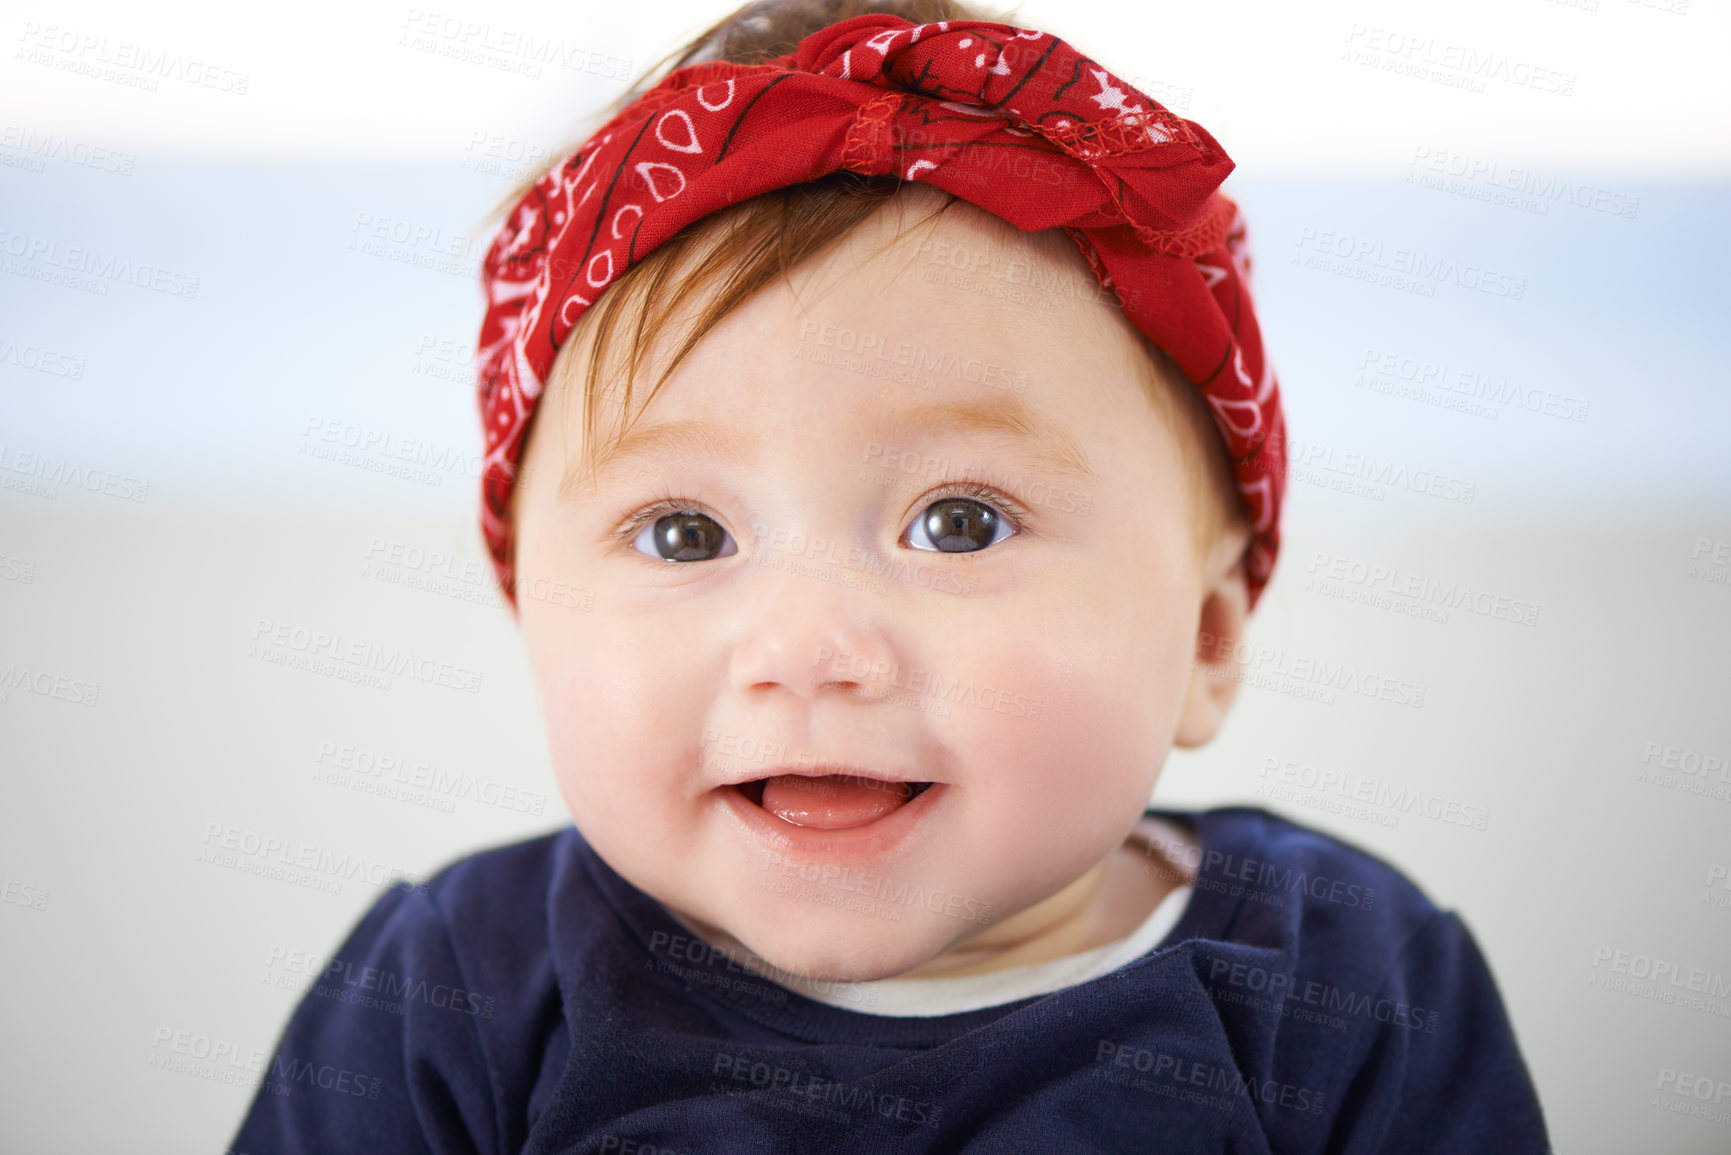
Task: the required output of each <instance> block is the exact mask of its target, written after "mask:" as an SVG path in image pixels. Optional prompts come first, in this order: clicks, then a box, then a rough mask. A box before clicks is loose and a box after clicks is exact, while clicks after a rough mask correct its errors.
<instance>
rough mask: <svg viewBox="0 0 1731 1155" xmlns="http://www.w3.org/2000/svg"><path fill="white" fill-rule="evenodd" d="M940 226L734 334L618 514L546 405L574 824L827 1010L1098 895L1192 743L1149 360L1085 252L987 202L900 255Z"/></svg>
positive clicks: (819, 270) (605, 419)
mask: <svg viewBox="0 0 1731 1155" xmlns="http://www.w3.org/2000/svg"><path fill="white" fill-rule="evenodd" d="M912 200H913V198H909V197H907V196H905V195H904V196H901V197H898V198H896V202H895V203H892V205H891V207H890V208H889V209H888V210H886V211H884V212H882V213H879V214H878V215H877V216H876V217H874V218H873V219H872V220H871V221H869V222H867V224H865V225H864V226H863V227H861V228H860V229H858V230H856V231H855V232H854V233H853V234H852V235H851V236H850V237H849V238H847V239H846V240H845V241H843V242H842V243H841V244H840V245H839V246H838V247H837V248H836V249H834V250H833V251H831V252H830V253H829V254H828V255H827V256H825V257H823V258H822V259H820V260H818V261H816V262H812V263H809V264H807V265H805V266H802V267H801V268H800V269H799V270H796V272H795V273H794V275H793V278H792V280H793V287H794V290H795V293H797V298H798V300H797V301H796V297H795V293H790V292H789V291H788V288H787V286H786V285H785V284H783V283H781V282H779V281H777V282H772V284H771V285H770V286H769V287H768V288H766V289H765V290H763V291H762V292H760V293H759V294H758V295H757V296H755V297H754V298H752V299H751V300H750V301H748V302H747V303H746V304H744V305H743V306H742V307H740V308H739V309H738V310H736V311H735V312H734V313H733V314H732V315H731V316H729V317H728V318H727V319H725V320H724V321H722V322H721V323H720V324H719V325H718V326H717V327H716V328H715V329H713V330H712V331H711V332H710V333H709V334H708V336H706V337H705V338H704V339H703V340H702V341H701V342H700V343H699V344H698V345H697V346H696V348H695V349H694V350H693V351H692V353H691V354H690V355H689V356H688V357H687V359H686V360H685V361H684V362H683V364H682V365H681V367H680V368H679V369H678V371H677V372H675V373H674V374H673V376H672V377H670V378H669V379H668V381H667V383H666V384H665V385H664V386H663V388H662V390H661V392H660V393H659V394H658V395H657V396H656V398H655V399H654V400H653V402H652V403H651V404H650V405H649V406H648V407H647V409H646V410H645V411H644V412H643V413H642V414H641V416H640V417H639V418H638V421H637V426H638V428H639V429H640V430H641V429H644V428H647V427H648V426H651V425H653V426H664V425H666V426H674V427H675V428H676V429H678V430H680V432H679V433H678V434H677V435H675V433H673V432H669V433H667V434H666V435H665V436H662V437H658V438H655V439H654V440H652V441H648V442H641V443H640V445H641V446H642V451H641V452H640V453H635V454H633V455H631V456H630V457H629V458H620V459H617V460H615V461H613V462H612V463H611V464H609V465H608V466H607V467H606V468H605V469H604V471H603V472H602V473H601V474H600V475H599V476H598V478H597V484H596V486H595V487H594V488H588V487H583V486H566V487H565V490H566V491H565V492H563V493H562V492H561V482H562V480H563V478H564V473H565V469H566V466H567V462H569V463H570V465H571V466H572V467H573V468H575V464H576V461H577V450H578V448H579V447H580V445H581V438H582V402H581V398H580V397H575V396H573V397H571V398H569V404H567V403H566V401H567V399H566V398H564V397H562V396H549V397H547V398H546V399H545V400H544V402H543V404H542V407H541V415H540V417H539V418H538V422H537V425H536V427H535V432H534V435H533V437H532V438H531V442H530V445H529V448H528V452H527V454H526V457H525V468H524V474H523V478H522V480H521V482H520V484H519V487H518V491H517V495H516V498H515V500H516V502H517V503H518V509H517V517H518V521H517V525H518V536H517V564H518V569H519V574H520V579H521V584H520V586H519V589H520V591H521V593H520V596H519V604H520V612H521V624H522V629H523V634H524V638H525V641H526V644H527V646H528V652H529V657H530V661H531V664H532V666H533V668H534V672H535V676H536V679H537V682H538V684H539V688H540V693H541V701H542V706H543V710H544V713H545V717H546V723H547V728H548V734H549V739H550V748H551V755H552V761H553V767H554V771H555V774H556V776H557V779H558V782H559V787H560V790H561V792H562V794H563V795H564V798H565V801H566V803H567V804H568V806H569V808H570V812H571V815H572V817H573V819H574V820H575V822H576V824H577V826H578V827H579V828H580V829H581V831H582V832H583V834H584V836H585V837H586V838H587V839H588V841H589V842H590V843H591V845H593V846H594V848H595V849H596V851H597V852H599V853H600V855H601V856H602V858H603V859H605V860H606V861H607V862H608V864H609V865H611V866H612V867H613V868H614V869H615V870H617V871H618V872H619V873H620V874H621V875H623V876H624V877H625V878H626V879H628V880H629V881H630V882H632V883H633V884H634V885H636V886H637V887H638V888H640V889H642V890H644V891H646V892H647V893H649V894H650V895H652V896H654V897H655V898H657V899H658V900H660V901H661V902H662V903H663V904H665V905H666V906H668V907H669V908H671V909H672V910H674V911H675V912H678V913H680V914H682V915H684V916H686V917H687V918H688V919H693V920H697V921H698V922H700V923H706V924H709V925H710V926H712V927H717V928H721V929H722V930H724V931H725V932H727V933H728V934H730V935H731V936H733V937H734V938H736V939H738V940H739V941H740V942H742V943H743V944H745V946H746V947H748V948H749V949H750V950H752V951H754V952H756V953H757V954H758V955H760V956H762V958H764V959H767V960H768V961H769V962H770V963H772V964H774V965H776V966H779V967H782V968H784V969H786V970H789V971H793V972H795V973H798V974H804V975H808V976H812V977H814V978H820V979H834V980H847V981H857V980H864V979H875V978H883V977H887V976H890V975H894V974H898V973H901V972H903V971H906V970H909V969H911V968H913V967H915V966H918V965H920V964H922V963H925V962H927V961H928V960H931V959H933V958H936V957H937V956H939V955H941V954H942V953H943V952H945V951H946V950H948V949H949V948H951V947H953V946H956V945H958V944H960V943H963V942H964V941H966V940H968V939H970V938H972V937H973V936H976V935H978V934H980V933H981V932H983V931H985V930H987V928H989V927H991V926H994V925H996V924H997V923H999V922H1002V921H1003V920H1004V919H1006V918H1008V917H1009V916H1011V915H1014V914H1016V913H1017V912H1019V911H1022V910H1024V909H1025V908H1027V907H1029V906H1031V905H1032V904H1034V903H1036V902H1039V901H1040V900H1042V899H1045V898H1047V897H1049V896H1052V895H1054V894H1056V893H1057V892H1059V891H1060V890H1062V889H1063V888H1065V887H1067V886H1069V885H1070V884H1072V883H1074V882H1076V880H1078V879H1079V878H1081V877H1082V876H1083V875H1084V874H1085V873H1086V872H1088V871H1089V870H1090V868H1092V867H1094V866H1095V865H1097V864H1099V863H1101V862H1102V861H1103V860H1105V859H1106V858H1107V857H1108V856H1109V855H1110V854H1111V852H1112V851H1113V849H1114V848H1115V847H1117V846H1118V845H1119V844H1120V843H1121V841H1122V840H1123V838H1124V837H1125V835H1126V833H1127V832H1128V831H1129V829H1130V827H1131V826H1132V825H1133V824H1134V823H1135V821H1136V819H1137V818H1138V816H1139V815H1140V814H1141V813H1142V810H1143V808H1144V806H1145V805H1146V804H1147V801H1148V798H1149V794H1150V792H1151V791H1152V789H1153V786H1154V782H1155V779H1156V777H1157V776H1158V775H1159V773H1160V769H1161V767H1162V765H1163V763H1164V761H1165V758H1166V754H1167V751H1168V749H1169V748H1170V747H1171V745H1172V743H1173V739H1174V736H1175V735H1176V734H1178V732H1179V730H1180V726H1181V724H1183V725H1185V726H1190V725H1192V723H1193V720H1188V721H1187V719H1186V711H1187V710H1190V709H1193V708H1194V699H1195V697H1196V694H1195V693H1194V692H1192V690H1191V683H1192V680H1193V677H1194V676H1196V675H1193V663H1194V659H1195V656H1196V649H1197V631H1198V621H1199V603H1200V601H1201V598H1202V594H1203V590H1204V585H1205V583H1204V581H1203V577H1202V565H1201V563H1200V562H1199V560H1198V558H1197V552H1196V548H1195V546H1194V544H1193V542H1192V538H1191V532H1190V517H1191V512H1190V510H1191V505H1190V497H1189V493H1190V490H1189V488H1188V484H1189V483H1188V482H1187V480H1186V477H1185V475H1184V467H1183V465H1182V462H1181V459H1180V456H1179V451H1178V447H1177V442H1176V441H1175V437H1176V434H1175V433H1174V432H1173V431H1172V430H1170V429H1169V428H1168V426H1167V423H1166V421H1165V419H1164V418H1163V417H1162V416H1161V415H1160V412H1159V410H1157V409H1156V408H1155V404H1154V403H1153V402H1152V401H1151V400H1150V399H1149V398H1148V395H1147V388H1148V386H1147V385H1146V384H1145V380H1146V376H1147V374H1148V373H1149V372H1150V370H1149V369H1148V368H1147V367H1146V365H1147V358H1146V355H1145V354H1144V353H1143V352H1142V350H1141V348H1140V346H1139V344H1138V342H1137V339H1136V337H1135V331H1134V329H1133V328H1132V327H1131V326H1130V324H1129V322H1128V321H1126V320H1125V319H1124V318H1123V317H1122V315H1121V314H1120V313H1118V312H1117V311H1116V310H1114V309H1113V308H1112V307H1111V306H1109V305H1107V304H1106V303H1104V302H1103V301H1102V300H1099V299H1096V298H1095V295H1094V294H1093V292H1092V291H1091V290H1092V289H1093V286H1094V284H1095V282H1094V280H1093V278H1092V276H1091V275H1090V274H1089V272H1088V269H1087V265H1086V263H1085V262H1084V261H1083V260H1082V258H1081V256H1080V254H1079V253H1077V252H1076V251H1075V249H1074V247H1073V246H1072V245H1071V244H1070V242H1069V241H1068V240H1066V239H1064V238H1062V237H1061V236H1056V235H1052V234H1046V235H1040V236H1030V235H1028V234H1023V233H1017V232H1014V231H1013V230H1009V229H1007V228H1006V227H1004V226H1002V225H1000V223H999V222H997V221H996V220H995V219H994V218H990V217H988V216H987V215H986V214H984V213H982V212H981V211H980V210H978V209H975V208H973V207H972V206H969V205H967V204H965V203H962V204H958V205H955V206H954V207H952V208H951V209H950V210H949V211H948V212H947V213H945V214H944V215H942V216H941V217H939V218H938V220H937V222H936V223H935V225H931V226H922V227H920V228H918V229H915V230H912V231H911V232H910V233H909V234H908V235H906V236H904V237H902V238H901V239H900V240H899V241H896V242H895V243H894V244H893V245H891V246H890V247H889V248H888V249H887V250H884V251H882V252H879V251H878V250H879V247H880V246H882V245H883V244H884V243H885V242H886V240H887V239H888V238H889V237H890V236H891V234H892V233H893V232H894V227H893V226H894V224H895V223H896V222H897V220H898V219H900V217H901V214H903V213H905V211H906V210H907V208H908V206H909V203H910V201H912ZM914 203H916V204H917V205H918V206H919V207H922V208H923V207H925V206H927V205H929V204H930V203H931V202H930V201H929V200H926V199H919V200H917V201H915V202H914ZM968 264H971V265H972V266H973V269H974V270H975V271H971V272H958V271H957V269H956V266H957V265H968ZM1042 278H1046V280H1044V284H1045V285H1046V286H1047V287H1045V288H1031V287H1030V282H1039V281H1040V280H1041V279H1042ZM956 281H961V282H965V284H957V283H954V282H956ZM947 282H949V283H947ZM801 303H803V307H802V304H801ZM621 331H622V332H623V330H621ZM585 337H586V334H585ZM585 355H586V350H585ZM660 364H661V362H655V363H652V364H651V366H650V372H649V373H648V374H647V375H646V376H647V378H648V379H647V380H646V381H644V382H641V383H640V384H639V387H638V396H639V398H640V397H641V396H642V394H643V393H645V392H646V391H647V388H648V384H649V383H650V382H652V381H653V380H654V377H655V375H656V374H657V373H658V372H659V368H660ZM616 417H617V411H616V407H615V405H614V404H613V403H612V401H611V399H609V401H608V403H607V404H603V406H602V407H601V409H600V410H599V412H598V426H599V428H600V429H603V430H605V429H608V428H611V424H610V423H611V422H613V421H614V420H615V419H616ZM676 423H677V424H676ZM1025 432H1026V433H1031V434H1033V435H1034V436H1024V433H1025ZM1049 438H1055V440H1052V439H1049ZM1065 445H1068V446H1069V447H1071V448H1072V449H1073V450H1075V451H1076V452H1077V453H1078V454H1079V456H1080V460H1070V461H1066V456H1068V455H1067V453H1066V450H1065V449H1064V448H1062V447H1063V446H1065ZM982 487H984V488H982ZM1000 495H1001V496H1000ZM666 497H671V498H673V499H674V501H673V504H672V506H671V516H670V510H669V508H662V509H657V508H655V507H656V505H657V503H658V502H659V501H660V500H661V499H663V498H666ZM640 514H641V515H644V516H642V517H639V516H638V515H640ZM670 558H671V559H673V560H669V559H670ZM552 583H564V585H565V586H566V587H569V588H574V589H577V590H581V591H584V592H585V593H586V594H588V593H592V594H593V599H592V602H591V601H588V599H585V602H586V608H584V609H576V608H571V607H570V606H569V605H566V604H559V603H560V602H566V601H570V600H572V599H551V598H538V597H536V596H534V592H533V591H535V590H536V589H543V590H544V589H549V588H559V587H556V586H554V585H553V584H552ZM1187 702H1188V703H1190V704H1189V705H1187ZM831 770H838V771H847V772H850V773H852V774H854V775H859V776H863V777H867V778H871V779H875V780H876V781H875V782H860V781H858V780H846V779H841V778H834V777H825V775H826V774H828V773H829V772H830V771H831ZM766 780H767V781H766ZM920 783H931V784H932V785H931V786H929V787H927V788H925V789H923V790H922V789H918V788H917V787H915V786H914V785H912V784H920Z"/></svg>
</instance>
